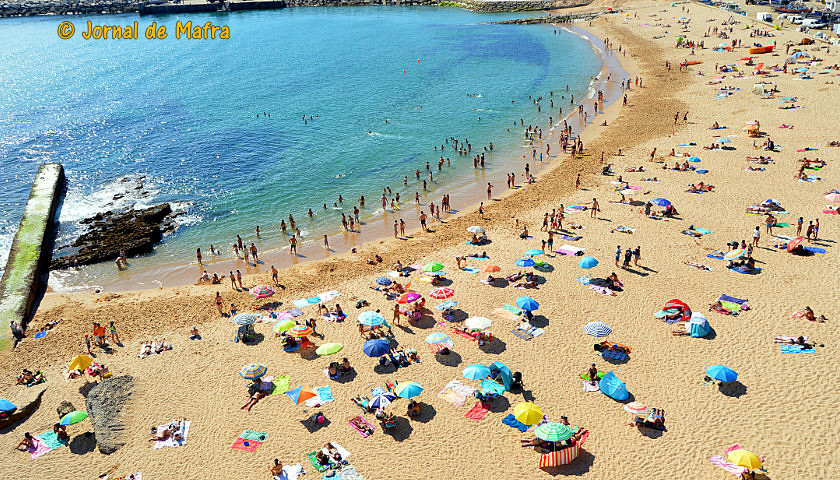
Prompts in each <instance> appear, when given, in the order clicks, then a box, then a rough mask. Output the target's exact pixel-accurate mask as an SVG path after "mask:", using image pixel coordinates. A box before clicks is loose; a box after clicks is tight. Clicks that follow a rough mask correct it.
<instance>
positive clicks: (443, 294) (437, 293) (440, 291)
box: [429, 287, 455, 300]
mask: <svg viewBox="0 0 840 480" xmlns="http://www.w3.org/2000/svg"><path fill="white" fill-rule="evenodd" d="M453 295H455V290H452V289H451V288H449V287H438V288H435V289H433V290H432V292H431V293H429V296H430V297H432V298H436V299H438V300H443V299H445V298H449V297H451V296H453Z"/></svg>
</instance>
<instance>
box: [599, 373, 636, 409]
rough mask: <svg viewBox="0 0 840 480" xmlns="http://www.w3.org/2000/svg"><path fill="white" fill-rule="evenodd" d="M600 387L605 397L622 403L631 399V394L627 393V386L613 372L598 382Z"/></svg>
mask: <svg viewBox="0 0 840 480" xmlns="http://www.w3.org/2000/svg"><path fill="white" fill-rule="evenodd" d="M598 386H599V387H600V388H601V392H603V394H604V395H606V396H608V397H610V398H612V399H613V400H618V401H619V402H622V401H624V400H627V399H628V398H629V397H630V394H629V393H627V385H625V384H624V382H622V381H621V380H619V379H618V377H616V376H615V374H614V373H613V372H609V373H607V374H606V375H604V376H603V377H601V380H600V381H599V382H598Z"/></svg>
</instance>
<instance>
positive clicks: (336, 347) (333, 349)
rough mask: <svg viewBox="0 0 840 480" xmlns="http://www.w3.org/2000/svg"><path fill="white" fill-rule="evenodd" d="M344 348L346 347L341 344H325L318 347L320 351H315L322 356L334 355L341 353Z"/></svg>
mask: <svg viewBox="0 0 840 480" xmlns="http://www.w3.org/2000/svg"><path fill="white" fill-rule="evenodd" d="M342 348H344V345H342V344H340V343H325V344H323V345H321V346H320V347H318V349H317V350H315V353H317V354H318V355H321V356H324V355H333V354H336V353H338V352H340V351H341V349H342Z"/></svg>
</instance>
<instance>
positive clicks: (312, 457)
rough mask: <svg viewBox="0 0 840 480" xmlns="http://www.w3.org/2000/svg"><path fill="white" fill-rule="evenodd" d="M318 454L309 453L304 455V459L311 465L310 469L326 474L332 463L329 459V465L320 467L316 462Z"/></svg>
mask: <svg viewBox="0 0 840 480" xmlns="http://www.w3.org/2000/svg"><path fill="white" fill-rule="evenodd" d="M317 455H318V452H309V453H307V454H306V458H307V459H309V463H311V464H312V468H314V469H315V470H317V471H319V472H326V471H327V470H329V469H330V468H332V466H333V461H332V459H330V463H328V464H326V465H321V462H319V461H318V457H317Z"/></svg>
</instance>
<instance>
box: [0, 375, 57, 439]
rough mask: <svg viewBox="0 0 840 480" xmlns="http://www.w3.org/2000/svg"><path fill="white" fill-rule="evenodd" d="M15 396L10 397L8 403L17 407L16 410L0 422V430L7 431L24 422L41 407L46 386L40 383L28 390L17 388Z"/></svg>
mask: <svg viewBox="0 0 840 480" xmlns="http://www.w3.org/2000/svg"><path fill="white" fill-rule="evenodd" d="M15 390H16V391H15V393H16V395H11V396H10V398H9V401H10V402H12V403H14V404H15V405H17V407H18V408H17V410H15V411H14V413H12V414H11V415H9V416H8V417H7V418H6V419H5V420H2V421H0V430H7V429H10V428H12V427H14V426H15V425H17V424H18V423H20V422H22V421H24V420H26V419H27V418H29V416H30V415H32V414H33V413H34V412H35V410H38V407H40V406H41V397H43V396H44V392H46V391H47V384H46V383H41V384H39V385H35V386H33V387H29V388H23V387H17V388H16V389H15Z"/></svg>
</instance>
